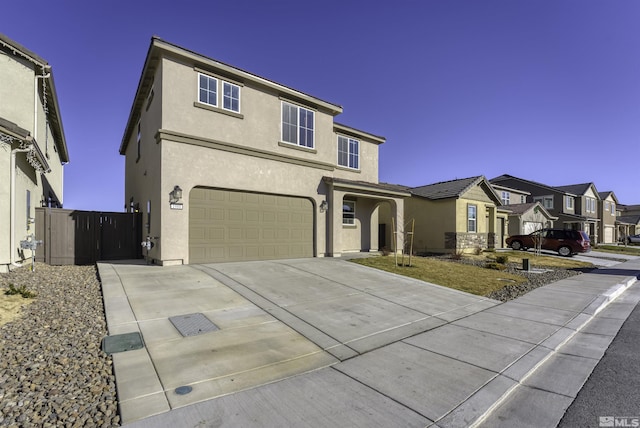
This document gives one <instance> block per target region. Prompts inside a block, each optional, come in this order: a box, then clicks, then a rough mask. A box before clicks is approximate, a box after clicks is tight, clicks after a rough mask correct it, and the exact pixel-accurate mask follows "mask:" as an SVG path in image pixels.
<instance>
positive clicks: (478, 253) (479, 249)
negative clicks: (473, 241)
mask: <svg viewBox="0 0 640 428" xmlns="http://www.w3.org/2000/svg"><path fill="white" fill-rule="evenodd" d="M473 254H475V255H476V256H479V255H480V254H482V247H481V246H479V245H478V246H476V247H475V248H474V249H473Z"/></svg>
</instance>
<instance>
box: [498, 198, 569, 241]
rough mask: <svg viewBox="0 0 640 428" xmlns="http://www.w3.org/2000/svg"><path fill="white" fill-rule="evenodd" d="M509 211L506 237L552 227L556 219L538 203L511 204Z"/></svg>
mask: <svg viewBox="0 0 640 428" xmlns="http://www.w3.org/2000/svg"><path fill="white" fill-rule="evenodd" d="M507 208H508V209H509V227H508V235H509V236H513V235H528V234H530V233H533V232H535V231H536V230H540V229H543V228H551V227H553V224H554V221H555V220H558V217H554V216H552V215H551V214H550V213H549V211H547V210H546V209H545V208H544V207H543V206H542V204H541V203H540V202H526V203H524V204H511V205H509V206H508V207H507Z"/></svg>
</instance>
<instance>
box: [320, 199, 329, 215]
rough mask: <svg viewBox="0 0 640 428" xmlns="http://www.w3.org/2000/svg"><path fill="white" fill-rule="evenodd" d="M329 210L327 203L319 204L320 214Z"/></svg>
mask: <svg viewBox="0 0 640 428" xmlns="http://www.w3.org/2000/svg"><path fill="white" fill-rule="evenodd" d="M327 209H329V203H328V202H327V201H322V202H320V212H321V213H323V212H325V211H326V210H327Z"/></svg>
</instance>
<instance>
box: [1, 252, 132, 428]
mask: <svg viewBox="0 0 640 428" xmlns="http://www.w3.org/2000/svg"><path fill="white" fill-rule="evenodd" d="M9 284H13V285H14V287H20V286H23V285H24V286H25V287H26V289H27V290H29V291H33V292H35V293H36V294H37V297H35V299H34V300H33V303H31V304H29V305H27V306H26V307H25V308H24V309H23V311H22V315H21V316H20V317H19V318H18V319H16V320H14V321H12V322H9V323H8V324H5V325H4V326H2V327H0V337H1V338H2V340H1V341H0V425H3V426H15V427H28V426H43V427H60V426H65V427H114V426H120V416H119V415H118V408H117V401H116V387H115V378H114V375H113V369H112V361H111V357H108V356H107V355H106V354H105V353H104V352H102V350H101V341H102V338H103V337H104V336H105V335H106V334H107V328H106V322H105V316H104V307H103V303H102V291H101V288H100V282H99V280H98V278H97V271H96V268H95V267H94V266H48V265H45V264H39V263H37V264H36V269H35V272H31V270H30V266H29V267H28V268H27V267H23V268H19V269H17V270H15V271H13V272H10V273H6V274H0V292H2V293H4V291H5V290H6V289H7V288H8V287H9Z"/></svg>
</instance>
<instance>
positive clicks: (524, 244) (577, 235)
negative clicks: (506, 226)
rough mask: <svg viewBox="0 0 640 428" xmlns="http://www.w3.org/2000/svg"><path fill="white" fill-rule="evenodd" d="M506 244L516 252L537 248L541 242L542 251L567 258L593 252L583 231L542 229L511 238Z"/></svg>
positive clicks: (587, 236)
mask: <svg viewBox="0 0 640 428" xmlns="http://www.w3.org/2000/svg"><path fill="white" fill-rule="evenodd" d="M506 242H507V245H508V246H509V247H511V248H513V249H514V250H527V249H529V248H535V247H536V243H538V242H539V243H540V248H541V249H543V250H551V251H557V252H558V254H560V255H561V256H565V257H569V256H572V255H574V254H577V253H587V252H589V251H591V241H590V240H589V235H587V234H586V233H585V232H583V231H581V230H568V229H541V230H538V231H535V232H533V233H530V234H529V235H513V236H510V237H508V238H507V239H506Z"/></svg>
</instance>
